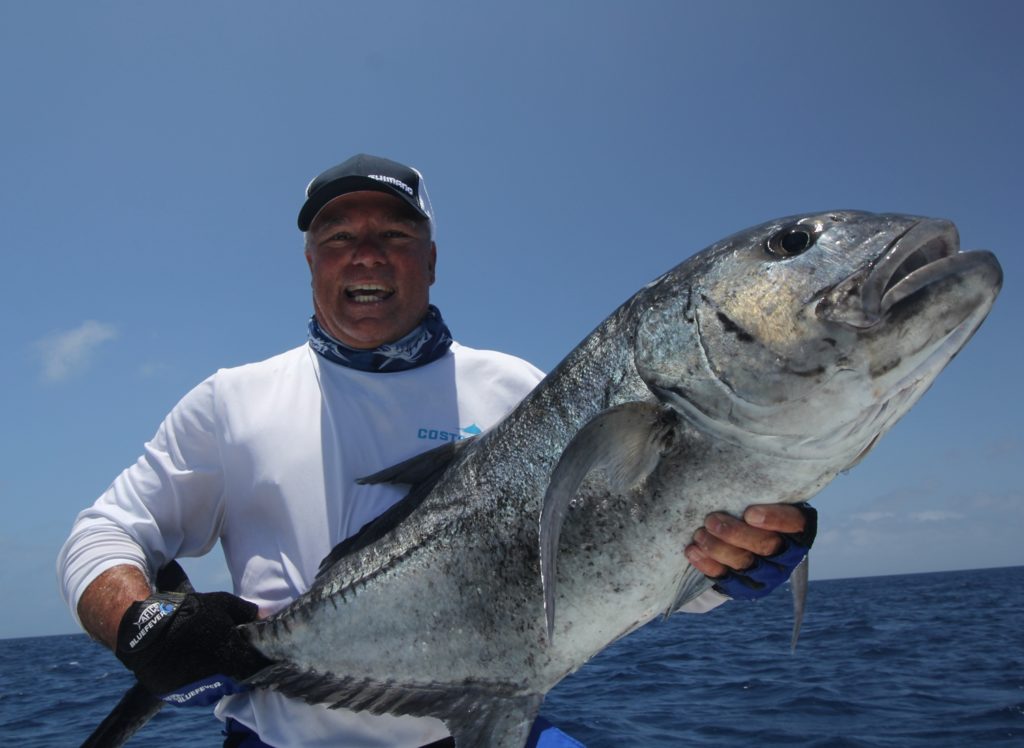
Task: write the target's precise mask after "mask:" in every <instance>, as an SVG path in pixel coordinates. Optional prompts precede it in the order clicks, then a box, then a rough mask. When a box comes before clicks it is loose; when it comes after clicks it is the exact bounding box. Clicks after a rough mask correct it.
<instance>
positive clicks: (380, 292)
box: [345, 283, 395, 304]
mask: <svg viewBox="0 0 1024 748" xmlns="http://www.w3.org/2000/svg"><path fill="white" fill-rule="evenodd" d="M394 294H395V289H394V288H392V287H391V286H384V285H381V284H380V283H358V284H353V285H351V286H346V287H345V297H346V298H347V299H349V300H351V301H354V302H356V303H357V304H373V303H376V302H380V301H386V300H387V299H390V298H391V297H392V296H394Z"/></svg>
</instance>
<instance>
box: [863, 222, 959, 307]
mask: <svg viewBox="0 0 1024 748" xmlns="http://www.w3.org/2000/svg"><path fill="white" fill-rule="evenodd" d="M960 256H961V255H960V237H959V234H958V233H957V230H956V226H954V225H953V224H952V223H950V222H949V221H940V220H927V221H920V222H918V223H916V224H914V225H913V226H911V227H910V229H908V230H907V231H906V232H904V233H903V234H902V235H901V236H900V237H899V238H897V239H896V241H895V242H893V244H892V245H891V246H890V248H889V250H888V251H887V252H886V253H885V254H884V255H882V257H881V259H880V260H879V261H878V262H876V263H875V265H874V266H873V267H872V268H871V270H870V272H869V274H868V277H867V278H866V279H865V281H864V285H863V291H862V293H861V301H862V303H863V306H864V313H865V316H866V317H868V318H872V319H879V318H881V317H882V316H883V315H884V314H885V313H886V312H888V311H889V310H890V309H892V307H893V306H895V305H896V304H897V303H899V302H900V301H903V300H904V299H906V298H908V297H910V296H912V295H913V294H915V293H917V292H918V291H920V290H921V289H923V288H925V287H927V286H930V285H932V284H933V283H937V282H939V281H941V280H942V279H944V278H947V277H948V276H950V275H952V274H957V273H958V272H959V270H960V269H961V268H960V265H961V264H962V262H960V261H959V260H958V259H957V258H959V257H960ZM964 256H966V255H964Z"/></svg>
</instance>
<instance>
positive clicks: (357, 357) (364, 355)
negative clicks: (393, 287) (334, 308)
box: [309, 304, 452, 372]
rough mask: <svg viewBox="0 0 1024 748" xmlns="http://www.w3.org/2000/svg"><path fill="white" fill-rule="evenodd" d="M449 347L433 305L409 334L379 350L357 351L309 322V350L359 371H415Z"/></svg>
mask: <svg viewBox="0 0 1024 748" xmlns="http://www.w3.org/2000/svg"><path fill="white" fill-rule="evenodd" d="M451 344H452V334H451V332H449V330H448V325H446V324H445V323H444V320H443V319H441V312H440V311H438V309H437V307H436V306H434V305H433V304H431V305H430V307H429V308H428V309H427V316H426V317H424V318H423V321H422V322H420V323H419V325H417V326H416V327H414V328H413V330H412V332H410V333H409V334H408V335H406V336H405V337H403V338H400V339H398V340H396V341H395V342H393V343H385V344H384V345H382V346H380V347H379V348H371V349H368V350H359V349H358V348H349V347H348V346H347V345H345V344H344V343H342V342H341V341H340V340H335V339H334V338H332V337H331V336H330V335H328V334H327V333H326V332H324V330H323V329H322V328H321V327H320V325H319V324H318V323H317V321H316V316H315V315H314V316H312V317H310V318H309V345H310V347H311V348H312V349H313V350H314V351H316V352H317V353H319V354H320V355H321V356H323V357H324V358H326V359H327V360H328V361H333V362H334V363H336V364H341V365H342V366H347V367H349V368H350V369H358V370H359V371H379V372H395V371H406V370H407V369H415V368H416V367H417V366H423V365H424V364H429V363H430V362H431V361H436V360H437V359H439V358H441V356H443V355H444V354H445V353H447V352H448V349H449V348H450V347H451Z"/></svg>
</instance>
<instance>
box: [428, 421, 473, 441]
mask: <svg viewBox="0 0 1024 748" xmlns="http://www.w3.org/2000/svg"><path fill="white" fill-rule="evenodd" d="M481 433H483V429H481V428H480V427H479V426H477V425H476V424H475V423H471V424H470V425H469V426H463V427H462V428H460V429H459V430H458V431H452V430H450V429H432V428H421V429H419V430H417V432H416V437H417V438H418V439H425V440H427V441H432V442H457V441H459V440H460V439H468V438H469V437H471V436H476V435H477V434H481Z"/></svg>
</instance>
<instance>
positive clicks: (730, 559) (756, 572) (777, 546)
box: [686, 504, 818, 599]
mask: <svg viewBox="0 0 1024 748" xmlns="http://www.w3.org/2000/svg"><path fill="white" fill-rule="evenodd" d="M817 527H818V522H817V512H816V511H815V510H814V509H813V508H812V507H810V506H808V505H807V504H755V505H754V506H750V507H747V509H746V511H745V512H744V513H743V519H742V520H740V519H736V518H735V517H733V516H732V515H729V514H725V513H722V512H713V513H712V514H709V515H708V516H707V518H706V520H705V524H704V527H702V528H701V529H699V530H697V532H696V533H694V536H693V539H694V542H693V543H692V544H691V545H689V546H687V547H686V557H687V559H689V561H690V563H691V564H693V566H694V567H695V568H696V569H698V570H699V571H701V572H702V573H703V574H705V575H706V576H708V577H710V578H712V579H714V580H716V584H715V587H716V589H718V590H719V592H723V593H724V594H726V595H729V596H730V597H733V598H741V599H753V598H757V597H763V596H764V595H767V594H768V593H769V592H771V591H772V590H773V589H775V588H776V587H778V586H779V585H780V584H782V583H783V582H785V581H786V580H787V579H789V575H790V574H791V573H792V572H793V569H795V568H796V567H797V565H798V564H799V563H800V562H801V561H802V560H803V558H804V557H805V556H806V555H807V551H808V550H810V547H811V544H812V543H813V542H814V536H815V534H816V532H817Z"/></svg>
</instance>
